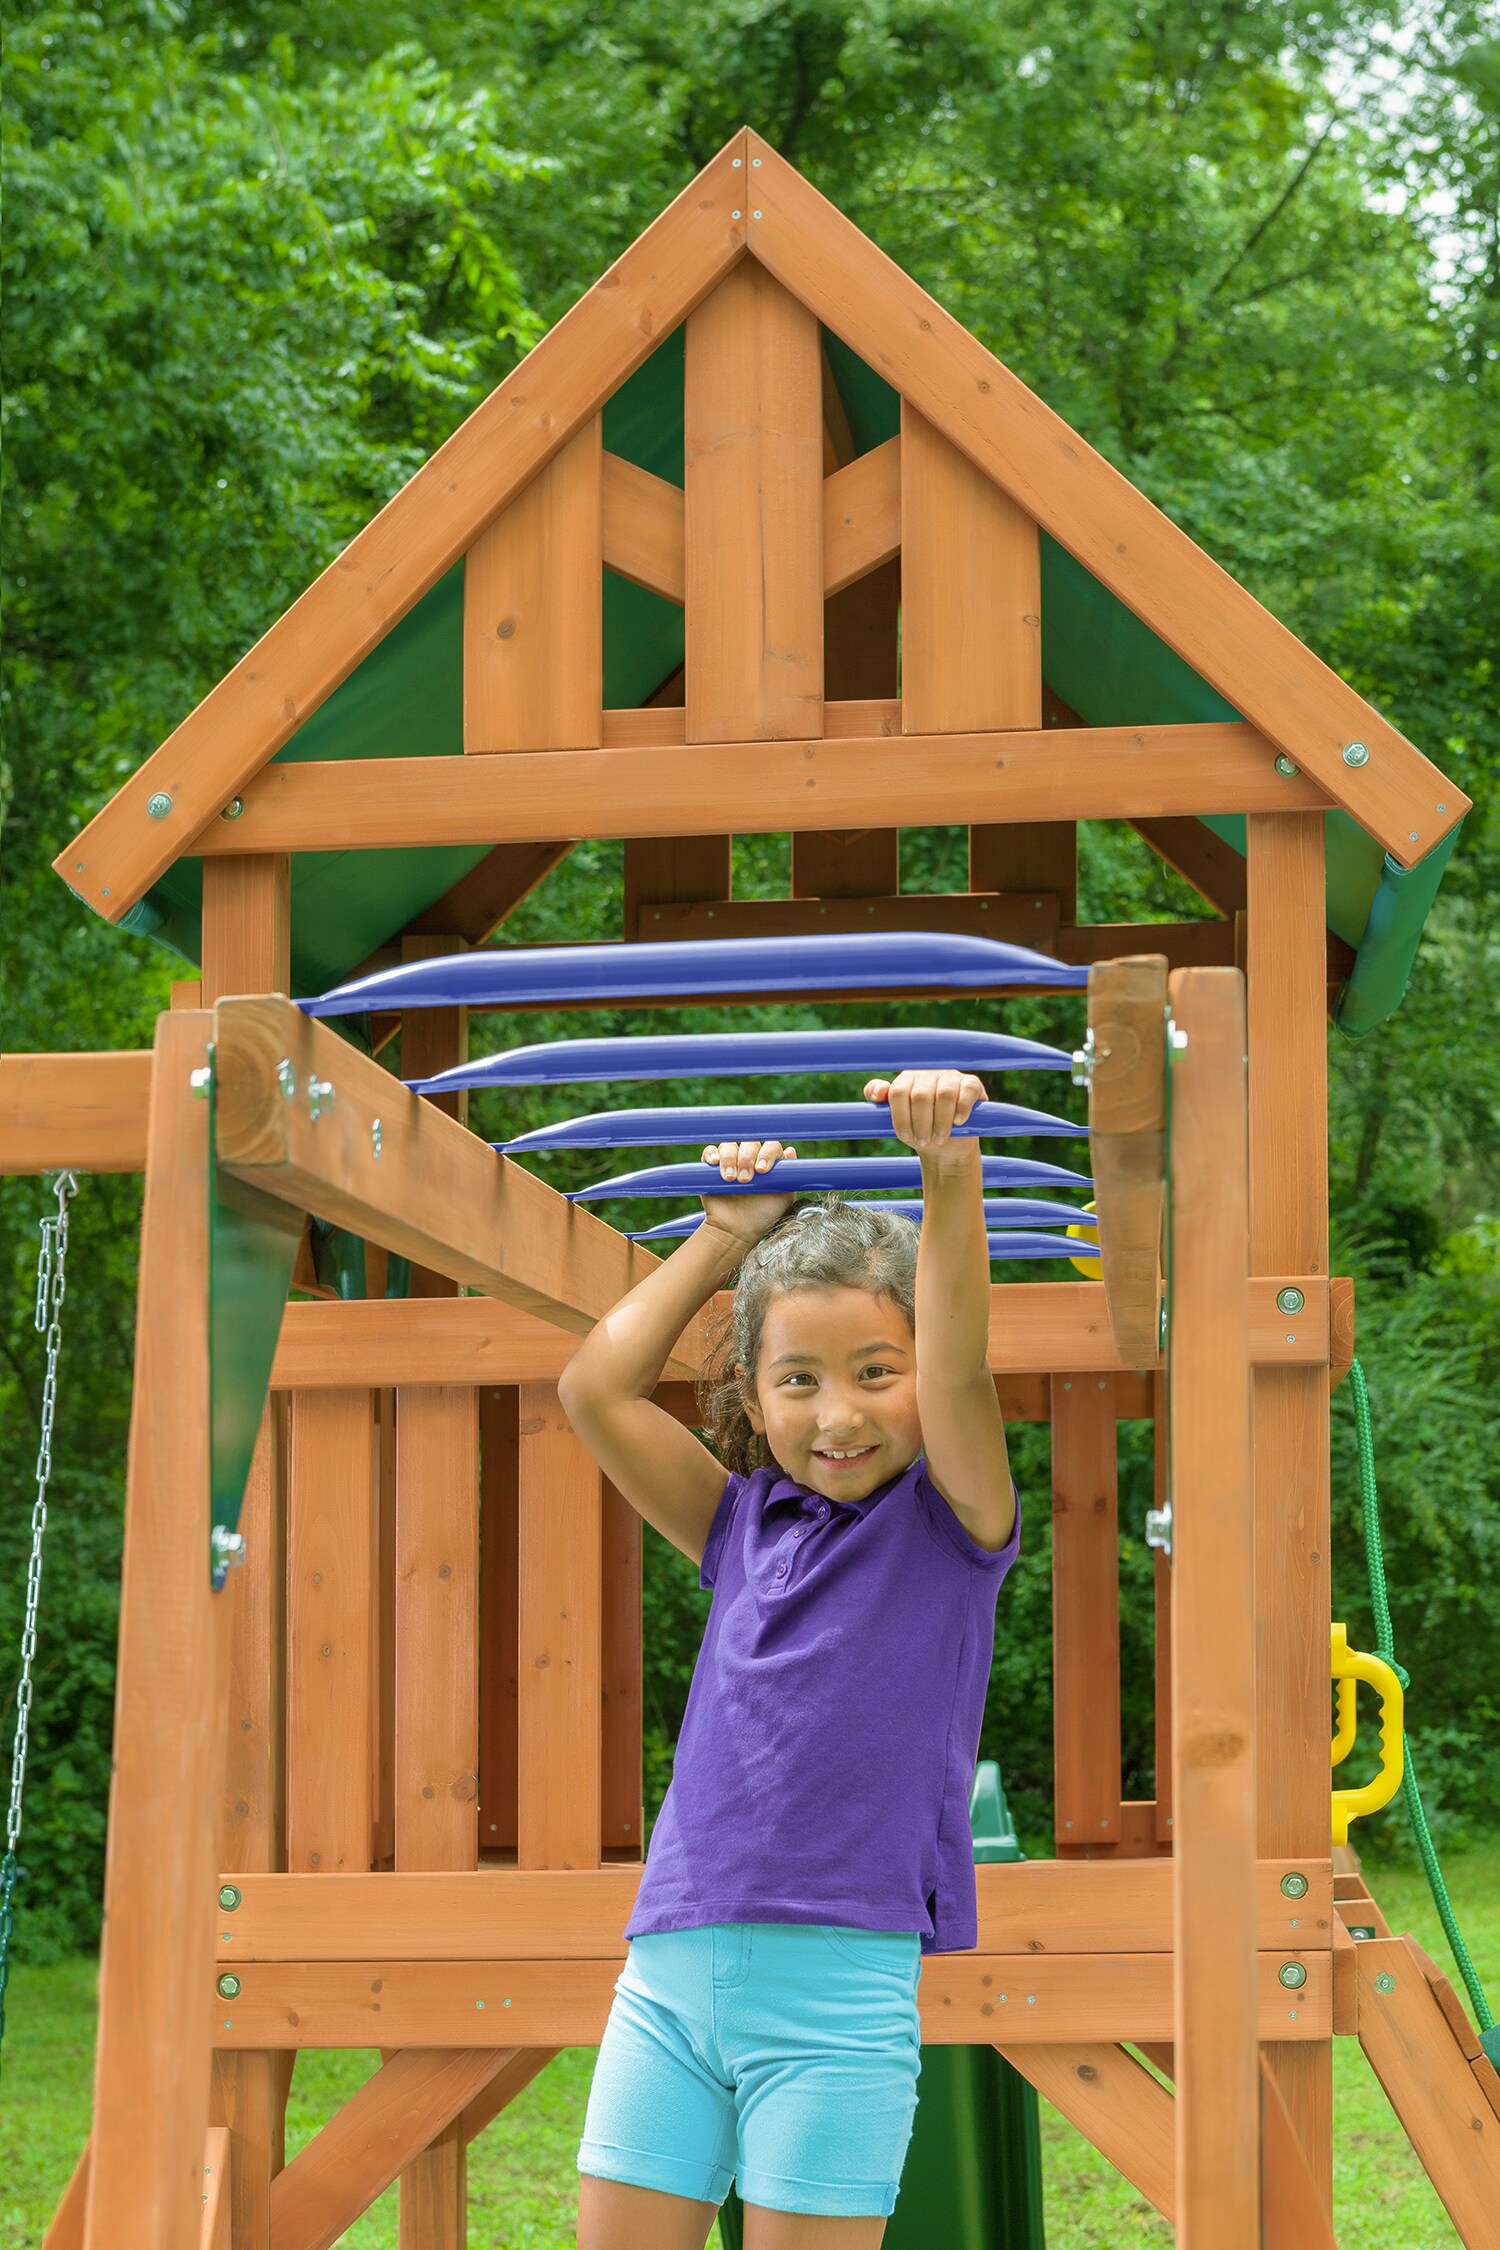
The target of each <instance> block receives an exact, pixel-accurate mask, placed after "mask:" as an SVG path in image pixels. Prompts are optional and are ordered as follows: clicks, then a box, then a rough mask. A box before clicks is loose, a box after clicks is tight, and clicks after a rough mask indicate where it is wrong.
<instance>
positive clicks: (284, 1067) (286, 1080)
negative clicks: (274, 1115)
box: [276, 1055, 297, 1101]
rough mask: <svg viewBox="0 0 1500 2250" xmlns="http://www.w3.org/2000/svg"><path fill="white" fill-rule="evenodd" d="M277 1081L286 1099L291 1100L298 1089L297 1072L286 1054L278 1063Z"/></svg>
mask: <svg viewBox="0 0 1500 2250" xmlns="http://www.w3.org/2000/svg"><path fill="white" fill-rule="evenodd" d="M276 1083H277V1085H278V1086H279V1087H280V1088H281V1091H282V1093H283V1095H284V1096H285V1097H286V1099H287V1100H288V1101H290V1100H291V1098H292V1096H293V1094H295V1093H296V1091H297V1073H296V1071H295V1070H294V1069H293V1068H292V1065H291V1063H290V1061H289V1060H288V1058H287V1057H286V1056H285V1055H283V1056H282V1058H281V1060H280V1062H279V1063H278V1064H277V1065H276Z"/></svg>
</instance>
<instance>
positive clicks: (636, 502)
mask: <svg viewBox="0 0 1500 2250" xmlns="http://www.w3.org/2000/svg"><path fill="white" fill-rule="evenodd" d="M603 518H604V566H605V568H606V569H607V570H612V571H614V572H616V573H617V574H618V576H619V577H621V578H628V579H629V580H630V581H631V583H632V584H633V585H636V586H645V587H647V588H648V589H649V590H650V591H651V592H652V593H655V594H662V595H664V596H665V597H666V599H667V600H668V601H669V602H679V603H680V602H681V601H683V599H684V598H685V581H684V563H683V506H682V488H681V486H680V485H675V484H669V483H668V482H667V480H666V478H665V477H657V476H653V475H652V474H651V471H650V470H649V469H641V468H637V466H636V464H635V463H634V462H633V461H623V460H621V458H620V456H619V454H617V453H606V454H605V456H604V461H603Z"/></svg>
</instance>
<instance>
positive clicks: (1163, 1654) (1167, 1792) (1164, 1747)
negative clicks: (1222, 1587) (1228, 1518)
mask: <svg viewBox="0 0 1500 2250" xmlns="http://www.w3.org/2000/svg"><path fill="white" fill-rule="evenodd" d="M1151 1405H1152V1414H1153V1420H1152V1425H1151V1488H1152V1489H1151V1500H1152V1506H1153V1507H1156V1508H1165V1506H1166V1504H1167V1495H1168V1493H1169V1492H1170V1491H1171V1480H1170V1478H1169V1475H1168V1469H1169V1466H1170V1457H1169V1450H1168V1426H1167V1378H1166V1375H1165V1373H1164V1372H1162V1371H1160V1370H1158V1371H1157V1373H1156V1374H1154V1375H1153V1376H1152V1378H1151ZM1152 1563H1153V1565H1154V1570H1153V1581H1152V1596H1153V1609H1154V1612H1155V1617H1154V1626H1155V1639H1154V1647H1153V1651H1152V1657H1153V1662H1152V1671H1153V1675H1154V1684H1155V1691H1156V1712H1155V1723H1154V1742H1155V1760H1156V1841H1157V1842H1158V1843H1159V1844H1170V1843H1171V1841H1172V1563H1171V1558H1170V1556H1169V1555H1168V1554H1167V1553H1166V1551H1165V1549H1164V1548H1161V1547H1158V1548H1157V1549H1156V1550H1155V1552H1154V1554H1153V1556H1152Z"/></svg>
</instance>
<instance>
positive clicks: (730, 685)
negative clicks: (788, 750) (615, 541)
mask: <svg viewBox="0 0 1500 2250" xmlns="http://www.w3.org/2000/svg"><path fill="white" fill-rule="evenodd" d="M684 419H685V438H686V451H685V476H684V501H685V515H686V541H687V545H686V559H687V572H686V585H687V602H686V618H685V633H686V662H687V739H688V741H689V742H755V741H786V740H796V739H797V738H798V737H799V736H809V737H815V736H820V735H821V734H822V732H823V376H822V346H821V341H820V334H819V328H818V322H817V318H816V316H815V315H814V314H813V313H811V312H809V311H808V310H807V308H806V306H805V305H802V304H799V303H798V301H797V300H796V298H794V297H793V296H791V295H790V294H789V292H788V291H787V290H785V289H783V287H782V286H781V284H780V282H778V281H777V280H775V279H774V278H773V276H772V275H771V274H770V273H768V272H767V270H766V269H765V267H764V266H762V265H760V264H759V263H758V262H757V261H756V260H755V259H753V258H747V259H745V260H744V262H743V263H742V264H740V265H738V266H736V267H735V268H734V269H733V271H732V272H730V273H729V274H727V275H726V276H725V278H724V279H723V281H721V282H720V284H719V286H718V288H717V289H716V290H714V292H713V294H712V295H711V296H710V297H708V298H706V299H705V300H704V302H703V303H702V304H701V305H700V306H699V307H698V309H697V310H696V312H693V313H690V314H689V315H688V321H687V354H686V375H685V384H684Z"/></svg>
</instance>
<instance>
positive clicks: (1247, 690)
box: [748, 133, 1468, 865]
mask: <svg viewBox="0 0 1500 2250" xmlns="http://www.w3.org/2000/svg"><path fill="white" fill-rule="evenodd" d="M748 146H749V148H750V150H751V160H752V162H753V161H754V159H755V158H756V157H759V158H760V170H759V172H758V174H757V186H756V195H757V197H758V198H759V208H760V211H761V217H760V219H759V220H756V221H754V222H753V223H752V225H751V229H750V240H751V246H752V249H753V251H754V253H755V256H756V257H757V258H758V259H759V260H760V261H761V262H762V263H763V264H764V265H766V266H767V267H768V268H769V269H770V271H771V272H773V273H774V274H776V275H777V276H778V277H779V279H780V280H781V281H783V282H784V283H785V285H786V287H787V288H788V289H790V290H792V291H794V292H795V293H796V295H798V296H799V297H801V298H802V300H803V302H804V303H805V304H806V305H807V306H808V307H809V309H810V310H811V311H812V312H814V313H816V314H817V316H818V318H819V319H820V320H821V321H823V322H824V323H825V324H826V326H827V327H829V328H830V329H831V330H832V331H833V333H834V334H835V335H836V336H839V337H841V338H842V339H843V341H844V342H845V343H846V344H848V345H849V347H850V349H851V350H853V351H856V352H858V353H859V354H860V355H861V357H862V358H864V359H866V360H868V361H869V363H870V365H871V366H872V367H875V368H878V369H879V371H880V373H881V374H882V375H884V377H885V379H886V380H887V382H889V383H892V384H893V385H894V386H895V388H896V389H897V390H898V391H900V393H901V396H902V399H903V401H905V400H908V399H909V400H910V401H911V403H912V405H913V406H914V407H915V408H917V409H919V410H920V412H921V413H922V414H923V415H924V416H926V417H927V419H928V420H929V421H930V422H932V423H933V424H934V425H935V427H936V428H937V429H938V430H940V431H941V432H942V434H943V435H944V436H945V437H946V438H947V439H948V440H949V441H950V442H951V443H952V444H953V445H955V446H956V447H958V449H959V450H960V451H961V452H962V453H964V454H966V455H967V457H968V458H969V459H970V460H971V461H972V462H973V463H974V465H975V467H976V468H977V469H979V470H981V471H982V472H983V473H984V474H985V475H986V476H989V477H992V478H993V479H994V480H995V482H996V483H997V484H998V485H999V486H1000V487H1001V488H1002V489H1003V490H1004V491H1005V492H1006V493H1008V494H1009V496H1010V498H1011V499H1012V500H1013V501H1015V503H1016V504H1017V505H1018V506H1019V507H1020V508H1022V509H1023V510H1024V511H1025V513H1026V514H1027V515H1029V516H1032V517H1034V518H1035V519H1036V521H1037V522H1038V523H1039V524H1040V525H1041V526H1042V528H1043V529H1044V530H1046V531H1049V532H1050V533H1051V534H1052V536H1053V537H1054V538H1055V539H1057V540H1058V541H1059V542H1060V543H1061V545H1063V546H1064V547H1066V548H1067V550H1068V552H1069V553H1070V554H1072V555H1074V556H1076V557H1077V559H1078V561H1079V562H1081V563H1082V564H1083V566H1084V568H1085V569H1086V570H1089V571H1092V572H1093V574H1094V576H1095V577H1096V578H1098V579H1100V580H1101V581H1102V583H1103V584H1104V585H1106V586H1108V587H1109V589H1110V591H1111V592H1112V593H1115V594H1117V595H1118V596H1119V597H1120V599H1121V600H1122V601H1123V602H1125V603H1126V604H1127V605H1128V606H1129V607H1130V608H1131V609H1132V610H1134V612H1135V613H1136V615H1137V616H1138V617H1140V618H1142V619H1143V620H1144V622H1145V623H1146V624H1148V625H1149V626H1150V627H1151V629H1152V631H1153V632H1155V633H1158V634H1160V636H1161V637H1162V639H1163V640H1165V641H1166V642H1167V643H1168V644H1169V646H1171V647H1172V648H1174V649H1175V650H1176V651H1177V653H1178V655H1179V656H1182V657H1184V658H1185V659H1186V660H1187V662H1188V663H1189V664H1191V665H1192V666H1193V668H1194V669H1195V670H1196V671H1198V672H1200V673H1201V674H1202V675H1203V677H1204V678H1205V679H1206V680H1208V681H1209V682H1210V683H1211V684H1212V685H1213V686H1214V687H1216V688H1217V689H1218V690H1219V692H1220V694H1221V695H1223V696H1224V697H1226V699H1227V700H1228V701H1229V702H1230V703H1231V704H1232V705H1233V706H1234V708H1235V709H1236V710H1239V711H1244V712H1246V713H1248V714H1249V716H1250V717H1251V718H1252V719H1254V720H1255V721H1256V723H1257V724H1258V725H1260V726H1262V727H1264V728H1265V730H1266V732H1267V733H1268V734H1269V735H1271V736H1273V737H1274V738H1275V740H1276V741H1277V743H1278V744H1279V745H1280V746H1281V747H1282V748H1283V749H1284V750H1286V751H1287V752H1289V753H1290V755H1291V756H1292V757H1293V758H1294V759H1295V760H1296V761H1297V763H1298V764H1299V765H1300V766H1302V767H1303V768H1304V769H1305V770H1306V771H1307V772H1309V773H1311V774H1314V775H1315V776H1316V777H1317V778H1318V779H1319V780H1320V781H1321V782H1322V783H1323V785H1324V787H1325V788H1327V789H1328V790H1329V791H1330V792H1331V793H1332V794H1333V795H1334V796H1335V798H1336V799H1337V801H1338V802H1339V803H1340V804H1342V805H1344V806H1346V807H1347V809H1348V810H1349V811H1350V812H1352V813H1353V815H1354V817H1355V818H1356V819H1357V820H1358V821H1359V822H1360V823H1361V824H1362V825H1363V826H1364V827H1365V828H1366V829H1367V830H1368V831H1369V832H1370V833H1371V834H1372V835H1374V836H1378V837H1379V839H1380V841H1381V842H1382V844H1384V846H1385V848H1386V850H1387V851H1389V852H1392V853H1393V854H1395V856H1396V857H1397V858H1398V859H1399V860H1400V861H1401V863H1402V864H1403V865H1410V864H1411V862H1412V861H1413V860H1415V859H1417V858H1419V857H1421V855H1422V854H1423V853H1425V852H1429V851H1431V849H1432V847H1433V845H1434V844H1436V843H1438V842H1439V841H1440V840H1441V838H1442V837H1443V836H1445V835H1446V834H1447V833H1448V831H1449V830H1450V829H1451V828H1452V827H1453V825H1454V823H1455V821H1457V820H1459V819H1461V818H1462V816H1463V814H1464V812H1465V811H1466V810H1467V809H1468V806H1467V799H1466V798H1465V797H1464V795H1463V792H1462V791H1461V790H1459V789H1456V788H1455V787H1454V786H1453V784H1452V783H1451V782H1449V781H1447V780H1445V778H1444V777H1443V775H1442V774H1440V773H1439V772H1438V770H1437V768H1436V767H1435V766H1432V765H1430V764H1429V763H1428V761H1427V760H1426V759H1425V758H1424V757H1423V756H1422V755H1421V753H1420V752H1419V751H1417V750H1414V749H1413V748H1412V746H1411V744H1410V743H1409V742H1407V741H1406V740H1405V738H1404V737H1403V736H1402V735H1400V734H1398V733H1397V731H1396V729H1395V728H1394V727H1393V726H1391V725H1390V724H1389V723H1388V721H1386V720H1385V719H1382V718H1381V717H1380V715H1379V713H1378V712H1376V711H1375V710H1373V709H1372V708H1371V706H1370V705H1369V704H1368V703H1366V702H1365V700H1364V698H1363V697H1362V696H1360V695H1357V694H1356V693H1355V691H1354V689H1353V688H1351V687H1349V686H1348V685H1347V684H1346V683H1345V682H1344V681H1343V680H1341V679H1340V678H1339V677H1338V675H1337V674H1336V673H1334V672H1332V671H1330V670H1329V668H1328V666H1327V665H1325V664H1324V663H1323V662H1322V661H1321V660H1320V659H1319V658H1318V657H1316V656H1315V655H1314V654H1313V652H1312V650H1311V649H1309V648H1307V647H1305V646H1304V645H1303V643H1302V642H1301V641H1299V640H1298V639H1297V637H1296V635H1295V634H1294V633H1291V632H1289V631H1288V630H1287V628H1286V627H1285V626H1284V625H1282V624H1280V623H1279V622H1278V621H1277V619H1275V618H1274V617H1272V616H1271V615H1270V613H1269V611H1267V610H1265V609H1263V608H1262V607H1261V605H1260V603H1259V602H1257V601H1256V600H1255V598H1254V596H1253V595H1252V594H1249V593H1247V592H1246V590H1245V589H1244V587H1242V586H1240V585H1238V584H1237V583H1236V581H1235V580H1234V579H1232V578H1231V577H1230V576H1229V574H1228V572H1227V571H1225V570H1223V569H1221V568H1220V566H1219V565H1218V564H1217V563H1215V562H1214V561H1212V560H1211V558H1210V557H1209V556H1208V555H1206V554H1205V553H1204V552H1203V550H1202V549H1201V548H1200V547H1198V546H1196V545H1195V544H1194V542H1193V541H1192V540H1191V539H1190V538H1189V537H1188V535H1187V533H1186V532H1184V531H1182V530H1180V529H1179V527H1178V526H1177V525H1176V524H1175V523H1173V522H1172V521H1171V519H1170V518H1169V517H1167V516H1165V515H1164V514H1162V512H1161V511H1160V510H1159V509H1158V508H1156V507H1155V506H1154V505H1153V503H1152V502H1151V501H1149V500H1148V499H1147V498H1146V496H1145V495H1144V493H1142V492H1139V491H1137V489H1136V487H1135V486H1134V485H1133V484H1131V483H1130V481H1129V479H1128V478H1127V477H1125V476H1124V475H1123V474H1122V473H1121V472H1120V471H1119V470H1118V469H1115V468H1114V467H1112V466H1111V464H1110V463H1109V462H1107V461H1106V460H1105V459H1104V458H1103V456H1102V455H1100V454H1098V453H1096V452H1095V451H1094V450H1093V448H1092V447H1091V446H1089V445H1087V444H1085V442H1084V441H1083V439H1082V438H1080V437H1079V436H1078V435H1077V433H1076V432H1075V431H1074V430H1072V429H1070V428H1069V426H1068V424H1067V423H1066V422H1064V421H1063V419H1062V417H1061V416H1060V415H1058V414H1056V413H1054V411H1053V410H1052V409H1051V408H1050V407H1048V406H1046V405H1044V404H1043V402H1042V400H1041V399H1039V398H1038V397H1037V396H1036V395H1035V393H1034V392H1032V391H1029V390H1028V389H1027V388H1026V386H1025V384H1024V383H1022V382H1021V381H1020V380H1019V379H1018V378H1017V377H1016V376H1015V375H1013V374H1012V373H1011V372H1010V370H1009V369H1008V368H1006V367H1005V366H1003V365H1002V364H1001V362H1000V361H999V360H997V359H996V358H995V357H994V356H993V354H992V353H990V352H987V351H986V350H985V348H984V346H983V345H982V344H980V343H978V342H977V341H976V339H975V338H974V337H972V336H970V335H968V334H967V333H966V331H965V330H964V329H963V328H962V327H960V325H959V323H958V322H957V321H956V320H955V319H954V318H953V316H952V315H951V313H947V312H945V311H944V310H943V309H942V307H941V306H940V305H938V304H937V303H935V302H934V300H933V299H932V298H931V297H929V296H928V295H927V294H926V292H925V291H924V290H922V289H920V288H919V287H918V286H917V284H916V283H915V282H914V281H912V280H910V279H909V278H908V277H907V276H906V275H905V274H904V273H902V271H901V269H900V268H899V266H897V265H895V264H894V263H893V262H892V261H891V260H890V259H889V258H887V257H886V255H885V254H884V252H883V251H881V250H878V249H877V248H876V247H875V245H874V243H873V242H871V241H870V240H869V239H868V238H867V237H866V236H865V235H863V234H861V233H860V231H859V229H858V228H857V227H855V226H853V225H851V224H850V222H849V221H848V220H847V219H846V218H844V217H843V216H842V214H841V213H839V212H837V211H836V210H834V208H833V206H832V205H831V204H829V203H827V202H825V201H824V199H823V198H822V196H820V195H819V194H818V192H817V190H816V189H815V188H813V187H812V186H810V185H809V184H808V182H807V181H806V180H804V179H802V178H801V177H800V176H799V175H798V174H797V173H796V172H795V171H794V170H793V169H792V167H791V166H790V165H789V164H788V163H786V161H785V160H784V159H783V158H781V157H779V156H778V155H777V154H776V151H775V150H774V149H773V148H771V146H770V144H769V143H768V142H766V141H763V140H762V139H761V138H760V136H759V135H758V134H756V133H751V134H750V135H749V136H748ZM910 537H911V527H910V524H909V523H908V525H907V527H906V538H907V542H908V544H909V543H910ZM1351 741H1361V742H1363V743H1364V744H1365V745H1366V746H1367V748H1368V750H1369V752H1370V756H1369V758H1368V760H1367V761H1366V763H1365V764H1364V765H1362V766H1348V765H1345V763H1344V759H1343V752H1344V748H1345V746H1346V745H1347V744H1348V743H1349V742H1351ZM1440 808H1441V809H1440ZM1133 809H1134V811H1136V812H1143V811H1153V810H1155V809H1156V808H1154V807H1147V806H1136V807H1135V808H1133ZM1185 809H1188V808H1185ZM1196 809H1207V808H1196ZM1126 817H1127V818H1129V817H1131V816H1130V815H1127V816H1126Z"/></svg>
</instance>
